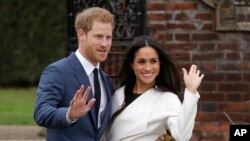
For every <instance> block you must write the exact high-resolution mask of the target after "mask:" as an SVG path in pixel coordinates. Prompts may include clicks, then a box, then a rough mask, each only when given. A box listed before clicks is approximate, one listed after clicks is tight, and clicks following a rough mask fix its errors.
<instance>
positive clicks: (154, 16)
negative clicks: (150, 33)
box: [148, 14, 166, 21]
mask: <svg viewBox="0 0 250 141" xmlns="http://www.w3.org/2000/svg"><path fill="white" fill-rule="evenodd" d="M148 19H149V20H150V21H164V20H166V14H149V15H148Z"/></svg>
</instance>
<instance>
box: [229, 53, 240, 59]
mask: <svg viewBox="0 0 250 141" xmlns="http://www.w3.org/2000/svg"><path fill="white" fill-rule="evenodd" d="M226 59H227V60H239V59H240V54H239V53H237V52H232V53H227V54H226Z"/></svg>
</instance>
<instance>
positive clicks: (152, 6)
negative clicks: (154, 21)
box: [146, 2, 166, 10]
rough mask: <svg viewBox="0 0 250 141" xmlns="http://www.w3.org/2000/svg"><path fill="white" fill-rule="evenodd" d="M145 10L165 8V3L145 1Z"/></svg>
mask: <svg viewBox="0 0 250 141" xmlns="http://www.w3.org/2000/svg"><path fill="white" fill-rule="evenodd" d="M146 8H147V10H165V9H166V5H165V4H164V3H153V2H152V3H147V4H146Z"/></svg>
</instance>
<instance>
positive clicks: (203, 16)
mask: <svg viewBox="0 0 250 141" xmlns="http://www.w3.org/2000/svg"><path fill="white" fill-rule="evenodd" d="M195 18H196V19H198V20H205V21H206V20H207V21H211V20H212V13H198V14H196V16H195Z"/></svg>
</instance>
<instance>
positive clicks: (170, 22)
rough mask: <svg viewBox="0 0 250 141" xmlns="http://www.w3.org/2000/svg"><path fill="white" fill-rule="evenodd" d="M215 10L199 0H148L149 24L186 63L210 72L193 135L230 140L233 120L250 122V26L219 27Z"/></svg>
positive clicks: (197, 140) (195, 138) (198, 139)
mask: <svg viewBox="0 0 250 141" xmlns="http://www.w3.org/2000/svg"><path fill="white" fill-rule="evenodd" d="M214 13H215V11H214V9H212V8H210V7H208V6H206V5H205V4H204V3H202V2H201V1H197V0H189V1H187V0H177V1H163V0H162V1H161V0H158V1H156V0H148V2H147V14H148V26H149V27H152V28H154V29H155V34H154V38H156V39H158V40H159V41H160V42H161V43H163V44H164V46H163V48H164V49H165V50H166V52H167V53H168V54H170V55H171V56H172V57H174V58H175V59H176V60H177V61H178V63H179V66H180V67H186V68H188V67H189V66H190V64H193V63H194V64H197V65H198V66H199V68H200V69H201V70H202V73H204V74H205V78H204V80H203V82H202V85H201V87H200V89H199V92H200V94H201V99H200V101H199V105H198V115H197V119H196V125H195V129H194V136H193V138H192V140H193V141H201V140H202V141H210V140H211V141H215V140H228V136H229V135H228V134H229V125H230V122H229V120H228V119H227V118H226V116H225V114H224V112H225V113H227V114H228V115H229V117H230V118H231V119H232V120H233V121H234V122H235V123H238V124H250V63H249V62H250V32H216V31H215V27H214V26H215V24H214V23H215V15H214Z"/></svg>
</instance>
